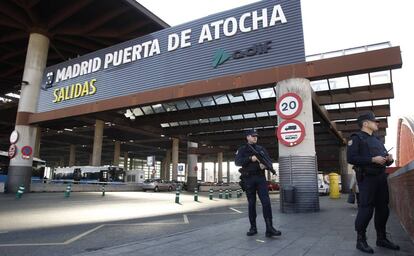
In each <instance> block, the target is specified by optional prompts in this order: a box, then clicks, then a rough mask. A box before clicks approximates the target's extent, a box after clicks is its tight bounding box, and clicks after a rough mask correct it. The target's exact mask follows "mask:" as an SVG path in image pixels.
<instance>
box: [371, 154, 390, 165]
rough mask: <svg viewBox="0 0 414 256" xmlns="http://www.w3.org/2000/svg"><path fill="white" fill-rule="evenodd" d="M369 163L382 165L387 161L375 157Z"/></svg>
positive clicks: (380, 157) (383, 158)
mask: <svg viewBox="0 0 414 256" xmlns="http://www.w3.org/2000/svg"><path fill="white" fill-rule="evenodd" d="M371 161H372V162H373V163H376V164H380V165H384V164H385V162H386V161H387V159H386V158H385V157H382V156H376V157H373V158H372V159H371Z"/></svg>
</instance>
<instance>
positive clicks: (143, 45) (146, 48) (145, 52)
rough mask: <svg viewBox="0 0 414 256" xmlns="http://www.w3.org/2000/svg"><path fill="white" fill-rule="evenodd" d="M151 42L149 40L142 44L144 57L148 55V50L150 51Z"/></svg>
mask: <svg viewBox="0 0 414 256" xmlns="http://www.w3.org/2000/svg"><path fill="white" fill-rule="evenodd" d="M150 44H151V41H147V42H145V43H143V44H142V47H143V48H144V58H146V57H148V52H149V49H148V47H149V45H150Z"/></svg>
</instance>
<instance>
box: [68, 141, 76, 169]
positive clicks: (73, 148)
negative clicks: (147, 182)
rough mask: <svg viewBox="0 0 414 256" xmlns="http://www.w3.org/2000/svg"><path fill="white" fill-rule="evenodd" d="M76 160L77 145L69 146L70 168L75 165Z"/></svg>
mask: <svg viewBox="0 0 414 256" xmlns="http://www.w3.org/2000/svg"><path fill="white" fill-rule="evenodd" d="M75 159H76V145H73V144H70V146H69V167H71V166H74V165H75Z"/></svg>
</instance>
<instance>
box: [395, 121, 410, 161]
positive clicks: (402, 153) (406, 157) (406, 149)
mask: <svg viewBox="0 0 414 256" xmlns="http://www.w3.org/2000/svg"><path fill="white" fill-rule="evenodd" d="M413 145H414V134H413V132H412V131H411V129H410V128H409V127H408V126H407V125H405V124H404V123H403V124H401V127H400V136H399V154H398V165H399V166H404V165H406V164H408V163H409V162H411V161H413V160H414V146H413Z"/></svg>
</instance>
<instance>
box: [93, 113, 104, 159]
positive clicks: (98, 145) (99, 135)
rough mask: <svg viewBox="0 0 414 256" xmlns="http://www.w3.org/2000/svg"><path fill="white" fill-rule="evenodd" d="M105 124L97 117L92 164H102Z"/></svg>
mask: <svg viewBox="0 0 414 256" xmlns="http://www.w3.org/2000/svg"><path fill="white" fill-rule="evenodd" d="M104 125H105V123H104V121H102V120H98V119H97V120H96V122H95V136H94V138H93V153H92V166H100V165H101V155H102V140H103V130H104Z"/></svg>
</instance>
